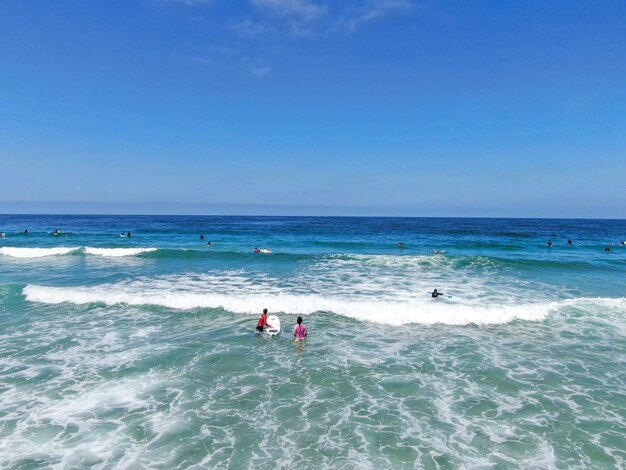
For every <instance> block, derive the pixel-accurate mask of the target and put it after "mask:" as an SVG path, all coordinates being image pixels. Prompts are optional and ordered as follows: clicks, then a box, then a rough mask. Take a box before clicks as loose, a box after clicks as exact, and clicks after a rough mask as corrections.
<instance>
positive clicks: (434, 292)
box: [430, 289, 443, 299]
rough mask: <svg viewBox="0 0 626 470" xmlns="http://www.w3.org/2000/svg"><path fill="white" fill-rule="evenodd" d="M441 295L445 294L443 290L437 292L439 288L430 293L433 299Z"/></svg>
mask: <svg viewBox="0 0 626 470" xmlns="http://www.w3.org/2000/svg"><path fill="white" fill-rule="evenodd" d="M440 295H443V292H437V289H435V290H434V291H433V292H432V294H430V296H431V297H432V298H433V299H436V298H437V297H439V296H440Z"/></svg>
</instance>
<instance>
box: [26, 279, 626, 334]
mask: <svg viewBox="0 0 626 470" xmlns="http://www.w3.org/2000/svg"><path fill="white" fill-rule="evenodd" d="M23 294H24V296H25V297H26V300H28V301H30V302H40V303H46V304H59V303H72V304H78V305H83V304H90V303H103V304H106V305H116V304H127V305H137V306H139V305H154V306H163V307H167V308H172V309H178V310H188V309H195V308H223V309H225V310H228V311H231V312H233V313H241V314H252V313H255V312H258V311H259V309H260V308H262V307H268V308H270V310H272V311H273V312H282V313H288V314H302V315H307V314H312V313H315V312H332V313H335V314H338V315H341V316H345V317H350V318H353V319H356V320H361V321H370V322H375V323H381V324H387V325H396V326H399V325H404V324H411V323H420V324H436V323H441V324H448V325H467V324H477V325H481V324H502V323H508V322H511V321H514V320H526V321H541V320H543V319H544V318H545V317H546V316H547V315H549V314H550V313H552V312H555V311H557V310H558V309H560V308H562V307H567V306H571V305H573V304H577V303H580V302H600V303H601V304H606V303H609V304H613V305H614V306H615V305H620V306H624V305H626V304H625V302H624V301H623V299H622V300H620V299H617V300H614V299H570V300H565V301H551V302H535V303H527V304H503V303H494V304H470V303H466V304H463V303H456V302H455V303H452V302H439V301H431V300H425V301H417V300H416V301H414V302H407V301H393V300H380V301H378V300H375V299H372V300H364V299H342V298H336V297H332V296H325V295H321V294H320V295H298V294H290V293H276V294H272V295H263V294H261V295H245V294H242V295H223V294H217V293H199V292H189V291H187V292H164V291H162V290H161V291H159V290H156V289H145V290H141V289H135V290H125V289H124V288H123V287H122V286H119V285H114V284H109V285H103V286H95V287H71V288H70V287H50V286H40V285H32V284H29V285H27V286H26V287H24V289H23ZM604 301H606V302H604Z"/></svg>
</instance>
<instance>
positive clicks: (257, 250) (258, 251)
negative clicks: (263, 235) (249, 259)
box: [252, 246, 261, 253]
mask: <svg viewBox="0 0 626 470" xmlns="http://www.w3.org/2000/svg"><path fill="white" fill-rule="evenodd" d="M252 251H253V252H254V253H261V250H259V249H258V248H257V247H256V246H255V247H254V250H252Z"/></svg>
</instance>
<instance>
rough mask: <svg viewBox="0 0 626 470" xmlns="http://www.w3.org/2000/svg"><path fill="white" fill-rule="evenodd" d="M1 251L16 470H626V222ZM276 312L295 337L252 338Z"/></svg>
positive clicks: (0, 312) (6, 449) (311, 224)
mask: <svg viewBox="0 0 626 470" xmlns="http://www.w3.org/2000/svg"><path fill="white" fill-rule="evenodd" d="M24 229H28V232H29V233H28V234H24V233H23V231H24ZM55 229H60V230H61V231H62V234H63V236H52V235H51V232H53V231H54V230H55ZM0 231H2V232H5V233H6V234H7V236H6V238H3V239H2V240H0V279H2V281H1V282H0V325H1V326H2V328H1V331H0V467H2V468H4V467H7V468H78V467H80V468H113V467H115V468H142V467H146V468H149V467H155V466H163V467H166V468H216V467H220V468H221V467H233V468H238V467H255V468H291V467H294V466H299V467H304V468H415V467H417V468H500V467H502V468H505V467H506V468H508V467H524V468H569V467H575V468H590V467H592V468H623V467H624V466H625V465H626V438H625V436H626V414H625V412H624V410H625V409H626V395H625V394H624V390H625V389H626V383H625V379H624V373H623V371H624V370H626V283H625V279H626V248H622V247H620V246H619V241H620V240H622V239H624V238H626V221H589V220H548V219H541V220H539V219H537V220H522V219H518V220H514V219H410V218H409V219H404V218H298V217H182V216H181V217H148V216H145V217H121V216H120V217H114V216H106V217H104V216H0ZM127 231H131V232H132V233H133V236H132V237H131V238H121V237H119V233H121V232H127ZM200 235H203V238H202V239H201V237H200ZM548 239H551V240H552V241H553V246H552V247H547V246H546V241H547V240H548ZM568 239H572V240H573V245H572V246H567V244H566V242H567V240H568ZM209 240H210V241H211V245H210V246H209V245H207V241H209ZM399 242H403V243H404V248H401V247H399V246H398V243H399ZM606 246H610V247H611V248H612V249H611V251H610V252H605V251H604V248H605V247H606ZM255 247H259V248H265V247H267V248H269V249H270V250H271V251H272V253H271V254H259V253H254V252H253V249H254V248H255ZM435 251H442V252H444V253H443V254H441V255H436V254H435V253H434V252H435ZM434 288H437V289H438V290H439V291H442V292H443V293H444V295H443V296H442V297H440V298H438V299H433V298H432V297H431V296H430V292H431V291H432V290H433V289H434ZM263 308H268V309H269V311H270V312H271V313H273V314H277V315H279V317H280V318H281V322H282V323H283V328H284V331H283V334H282V335H280V336H278V337H276V338H268V337H265V336H264V335H257V334H256V333H255V330H254V326H255V325H256V321H257V318H258V315H259V313H260V311H261V310H262V309H263ZM299 315H300V316H302V317H303V319H304V323H305V324H306V325H307V327H308V329H309V337H308V339H307V341H306V344H305V345H304V346H302V345H295V344H294V342H293V340H292V338H291V335H290V330H291V329H292V328H293V325H294V324H295V321H296V318H297V316H299Z"/></svg>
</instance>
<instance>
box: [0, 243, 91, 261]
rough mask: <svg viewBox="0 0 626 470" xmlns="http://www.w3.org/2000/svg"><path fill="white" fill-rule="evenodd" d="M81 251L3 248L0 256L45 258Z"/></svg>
mask: <svg viewBox="0 0 626 470" xmlns="http://www.w3.org/2000/svg"><path fill="white" fill-rule="evenodd" d="M78 250H80V247H59V248H17V247H9V246H3V247H2V248H0V254H2V255H5V256H10V257H12V258H43V257H45V256H59V255H68V254H70V253H73V252H75V251H78Z"/></svg>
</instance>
